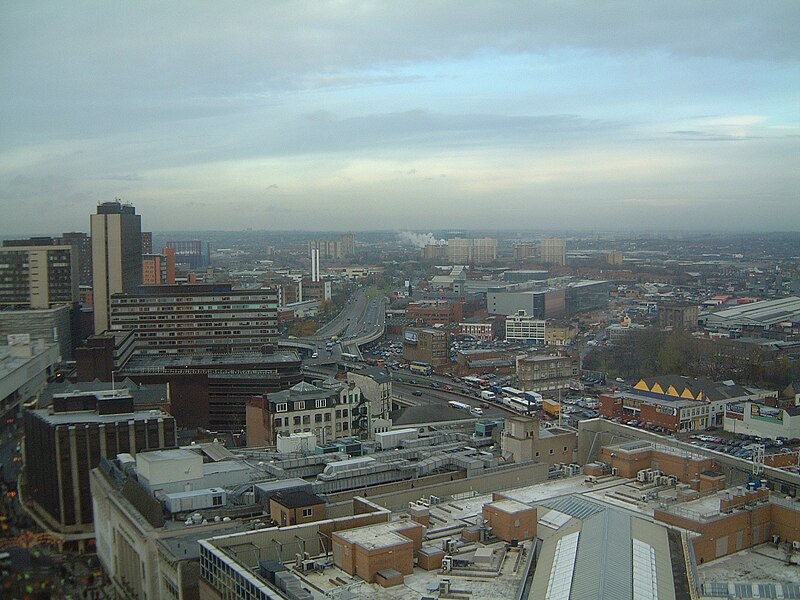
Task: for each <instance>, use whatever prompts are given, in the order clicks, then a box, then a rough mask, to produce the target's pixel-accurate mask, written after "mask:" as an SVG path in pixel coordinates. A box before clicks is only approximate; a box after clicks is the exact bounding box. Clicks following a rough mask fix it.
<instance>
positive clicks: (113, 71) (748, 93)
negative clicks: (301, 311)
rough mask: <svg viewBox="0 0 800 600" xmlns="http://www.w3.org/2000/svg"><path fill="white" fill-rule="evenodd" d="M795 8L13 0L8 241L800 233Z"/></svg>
mask: <svg viewBox="0 0 800 600" xmlns="http://www.w3.org/2000/svg"><path fill="white" fill-rule="evenodd" d="M798 26H800V6H799V5H797V4H796V3H795V2H790V1H786V2H771V3H752V2H703V3H697V2H680V1H674V2H663V3H640V2H602V3H585V2H557V3H556V2H552V3H551V2H536V3H530V2H496V3H494V2H488V1H485V2H475V3H465V2H460V1H459V2H456V1H441V2H432V3H413V4H407V3H396V2H346V1H340V2H319V1H313V2H311V1H309V2H297V1H291V2H290V1H286V2H268V3H262V2H242V3H236V4H233V5H227V4H220V3H214V2H169V3H126V4H117V3H102V4H97V3H88V2H87V3H75V4H72V5H70V8H69V10H67V9H66V8H65V7H64V5H63V4H62V3H55V2H53V3H48V2H39V3H12V4H10V5H9V6H7V7H5V9H4V11H3V16H2V18H1V19H0V52H2V56H3V59H2V60H0V81H1V82H2V84H3V85H2V87H0V234H14V233H17V232H39V231H52V232H58V231H62V230H67V229H78V230H86V229H87V228H88V214H89V213H90V212H92V211H93V208H94V205H95V204H96V203H97V202H98V201H103V200H108V199H110V198H113V197H115V196H120V197H123V198H124V199H126V200H129V201H131V202H133V203H134V204H135V205H136V206H137V208H138V209H139V212H141V213H142V214H143V215H144V226H145V227H146V228H149V229H155V230H159V229H191V228H199V229H212V228H230V229H240V228H245V227H253V228H265V229H294V228H300V229H315V230H319V229H356V230H357V229H374V228H381V229H384V228H402V229H417V230H429V229H431V228H442V227H461V228H470V227H487V226H492V227H496V228H507V227H513V228H520V227H525V228H533V229H535V228H537V227H543V228H553V227H569V228H591V227H598V228H626V227H648V228H664V229H673V228H679V229H694V228H724V229H798V228H800V198H799V197H798V189H800V185H798V184H800V176H799V175H798V172H800V169H798V168H797V158H796V157H797V156H800V114H799V112H800V109H799V107H800V94H799V93H798V90H800V41H798V40H799V38H798V36H797V35H796V31H797V30H798V29H799V27H798Z"/></svg>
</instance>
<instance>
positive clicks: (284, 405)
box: [275, 402, 289, 412]
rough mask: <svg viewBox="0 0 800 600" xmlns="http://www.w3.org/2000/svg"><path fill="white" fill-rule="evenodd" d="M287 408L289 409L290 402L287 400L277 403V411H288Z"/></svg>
mask: <svg viewBox="0 0 800 600" xmlns="http://www.w3.org/2000/svg"><path fill="white" fill-rule="evenodd" d="M287 410H289V404H288V403H287V402H280V403H279V404H276V405H275V412H286V411H287Z"/></svg>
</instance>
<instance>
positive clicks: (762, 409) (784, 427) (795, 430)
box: [725, 402, 800, 439]
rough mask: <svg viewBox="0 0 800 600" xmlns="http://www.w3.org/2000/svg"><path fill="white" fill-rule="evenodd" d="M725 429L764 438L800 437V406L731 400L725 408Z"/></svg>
mask: <svg viewBox="0 0 800 600" xmlns="http://www.w3.org/2000/svg"><path fill="white" fill-rule="evenodd" d="M725 431H730V432H731V433H744V434H747V435H755V436H758V437H762V438H772V439H775V438H779V437H785V438H788V439H791V438H800V407H798V406H794V407H792V408H789V409H784V408H775V407H773V406H767V405H766V404H760V403H757V402H736V403H734V402H731V403H729V404H728V405H727V406H726V408H725Z"/></svg>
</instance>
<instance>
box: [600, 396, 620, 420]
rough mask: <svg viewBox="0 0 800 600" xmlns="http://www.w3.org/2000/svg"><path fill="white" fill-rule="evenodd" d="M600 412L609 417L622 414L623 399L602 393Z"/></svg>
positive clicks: (612, 417)
mask: <svg viewBox="0 0 800 600" xmlns="http://www.w3.org/2000/svg"><path fill="white" fill-rule="evenodd" d="M600 414H601V415H603V416H604V417H606V418H608V419H614V418H617V417H621V416H622V399H621V398H612V397H611V396H604V395H602V394H601V395H600Z"/></svg>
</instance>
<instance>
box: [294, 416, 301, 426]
mask: <svg viewBox="0 0 800 600" xmlns="http://www.w3.org/2000/svg"><path fill="white" fill-rule="evenodd" d="M294 424H295V425H300V417H299V416H297V417H295V418H294Z"/></svg>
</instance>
